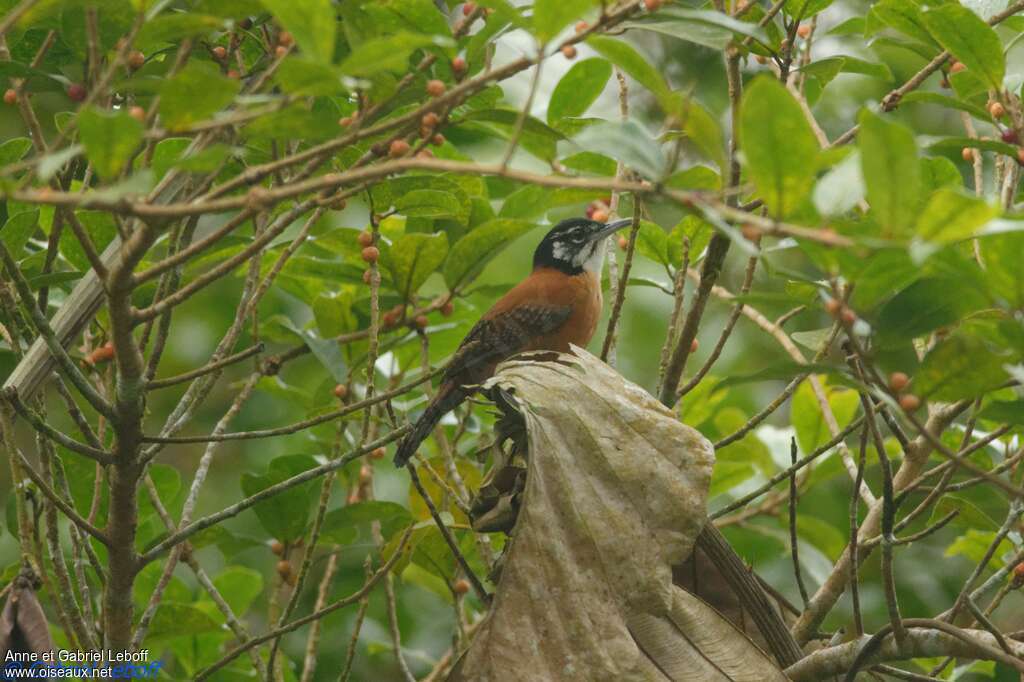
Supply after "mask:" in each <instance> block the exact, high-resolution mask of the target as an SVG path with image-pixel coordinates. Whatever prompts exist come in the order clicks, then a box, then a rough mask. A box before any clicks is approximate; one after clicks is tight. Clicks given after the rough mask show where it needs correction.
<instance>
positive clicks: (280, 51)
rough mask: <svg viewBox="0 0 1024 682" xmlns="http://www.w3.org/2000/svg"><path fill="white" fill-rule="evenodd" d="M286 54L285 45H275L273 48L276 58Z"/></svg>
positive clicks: (286, 47) (286, 48)
mask: <svg viewBox="0 0 1024 682" xmlns="http://www.w3.org/2000/svg"><path fill="white" fill-rule="evenodd" d="M286 54H288V46H287V45H278V46H277V47H275V48H274V56H275V57H277V58H278V59H281V58H282V57H284V56H285V55H286Z"/></svg>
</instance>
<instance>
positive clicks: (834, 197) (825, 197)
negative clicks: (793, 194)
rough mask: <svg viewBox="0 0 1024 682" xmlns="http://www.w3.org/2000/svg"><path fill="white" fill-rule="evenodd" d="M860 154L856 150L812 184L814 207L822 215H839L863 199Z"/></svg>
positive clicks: (863, 190) (851, 208)
mask: <svg viewBox="0 0 1024 682" xmlns="http://www.w3.org/2000/svg"><path fill="white" fill-rule="evenodd" d="M860 165H861V164H860V154H859V153H857V151H856V150H854V152H853V153H852V154H849V155H848V156H847V157H846V158H845V159H843V160H842V161H840V162H839V163H838V164H836V165H835V166H834V167H833V168H832V170H830V171H829V172H828V173H826V174H825V175H823V176H822V177H821V179H820V180H818V182H817V184H816V185H815V186H814V193H813V195H812V199H813V201H814V207H815V208H816V209H818V213H821V214H822V215H827V216H831V215H841V214H843V213H847V212H848V211H851V210H853V209H854V207H856V206H857V204H858V203H859V202H860V201H862V200H863V199H864V195H865V191H866V190H865V188H864V178H863V176H861V169H860Z"/></svg>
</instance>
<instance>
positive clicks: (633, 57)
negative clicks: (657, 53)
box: [587, 36, 671, 107]
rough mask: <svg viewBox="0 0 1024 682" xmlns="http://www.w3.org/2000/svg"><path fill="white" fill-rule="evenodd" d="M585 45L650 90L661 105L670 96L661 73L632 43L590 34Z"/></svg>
mask: <svg viewBox="0 0 1024 682" xmlns="http://www.w3.org/2000/svg"><path fill="white" fill-rule="evenodd" d="M587 45H590V46H591V47H592V48H594V49H595V50H596V51H597V52H598V53H599V54H600V55H601V56H603V57H604V58H605V59H607V60H608V61H610V62H611V63H613V64H615V65H616V66H618V67H619V68H620V69H622V70H623V71H625V72H626V73H627V74H629V75H630V76H631V77H632V78H633V79H634V80H636V81H637V82H638V83H640V85H642V86H644V87H645V88H647V89H648V90H650V91H651V93H652V94H654V96H655V97H656V98H657V99H658V101H659V102H661V103H662V106H663V107H664V104H665V102H667V101H668V100H669V99H670V98H671V90H670V89H669V87H668V84H667V83H665V79H664V78H663V77H662V75H661V73H659V72H658V70H657V69H656V68H655V67H654V66H653V65H652V64H651V60H649V59H647V58H646V57H644V56H643V55H641V54H640V53H639V52H637V51H636V49H635V48H634V47H633V46H632V45H630V44H628V43H625V42H623V41H621V40H617V39H615V38H607V37H605V36H591V37H590V38H588V39H587Z"/></svg>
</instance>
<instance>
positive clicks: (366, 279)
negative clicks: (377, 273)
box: [363, 269, 373, 285]
mask: <svg viewBox="0 0 1024 682" xmlns="http://www.w3.org/2000/svg"><path fill="white" fill-rule="evenodd" d="M372 283H373V270H369V269H367V270H363V284H366V285H370V284H372Z"/></svg>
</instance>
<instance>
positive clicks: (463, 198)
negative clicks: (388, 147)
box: [370, 175, 472, 224]
mask: <svg viewBox="0 0 1024 682" xmlns="http://www.w3.org/2000/svg"><path fill="white" fill-rule="evenodd" d="M420 190H434V191H436V192H439V193H444V194H447V195H449V197H450V198H454V199H455V200H456V202H457V203H458V207H457V208H456V207H454V206H452V205H451V203H450V200H449V199H440V200H439V201H444V202H445V203H444V206H447V207H448V209H449V210H450V211H451V212H452V214H453V215H454V216H455V217H456V219H457V220H458V221H459V222H460V223H461V224H465V223H466V221H467V220H468V218H469V215H470V212H471V209H472V203H471V202H470V199H469V194H468V193H467V192H466V190H465V189H464V188H463V187H462V186H461V185H460V184H459V183H458V182H456V181H455V179H453V178H451V177H446V176H443V175H405V176H402V177H400V178H393V179H391V180H387V181H385V182H380V183H377V184H376V185H374V186H373V189H371V190H370V193H371V195H372V196H373V201H374V204H375V205H376V206H377V207H378V210H379V209H382V208H386V207H389V206H394V207H398V206H399V204H400V203H401V202H403V197H405V196H406V195H408V194H410V193H412V192H417V191H420ZM430 196H434V195H430ZM423 198H424V199H426V198H428V197H427V196H426V195H425V196H424V197H423ZM406 201H407V200H406ZM407 205H409V206H412V204H407ZM413 210H415V209H413ZM406 215H408V214H406Z"/></svg>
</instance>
